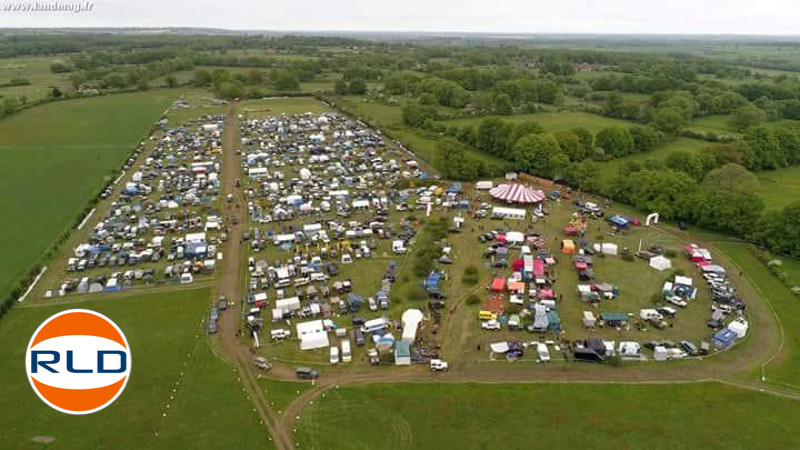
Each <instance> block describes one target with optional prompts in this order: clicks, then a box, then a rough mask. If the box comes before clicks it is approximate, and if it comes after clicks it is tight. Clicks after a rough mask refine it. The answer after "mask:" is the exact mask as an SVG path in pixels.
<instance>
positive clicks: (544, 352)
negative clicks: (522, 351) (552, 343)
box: [536, 342, 550, 362]
mask: <svg viewBox="0 0 800 450" xmlns="http://www.w3.org/2000/svg"><path fill="white" fill-rule="evenodd" d="M536 353H537V354H538V355H539V361H540V362H550V350H548V349H547V344H545V343H544V342H539V343H538V344H536Z"/></svg>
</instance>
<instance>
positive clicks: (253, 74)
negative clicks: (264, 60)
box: [247, 69, 264, 86]
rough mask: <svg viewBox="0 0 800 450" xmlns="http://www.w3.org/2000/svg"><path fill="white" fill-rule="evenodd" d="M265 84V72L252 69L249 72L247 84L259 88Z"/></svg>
mask: <svg viewBox="0 0 800 450" xmlns="http://www.w3.org/2000/svg"><path fill="white" fill-rule="evenodd" d="M263 82H264V72H263V71H261V70H258V69H250V70H249V71H248V72H247V84H250V85H251V86H258V85H260V84H261V83H263Z"/></svg>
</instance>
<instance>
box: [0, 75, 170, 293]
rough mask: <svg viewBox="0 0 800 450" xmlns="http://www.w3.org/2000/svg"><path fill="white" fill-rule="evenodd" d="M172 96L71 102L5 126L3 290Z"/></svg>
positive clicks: (0, 136) (111, 172)
mask: <svg viewBox="0 0 800 450" xmlns="http://www.w3.org/2000/svg"><path fill="white" fill-rule="evenodd" d="M173 95H176V93H175V92H172V91H150V92H142V93H135V94H120V95H109V96H103V97H94V98H85V99H76V100H64V101H60V102H55V103H49V104H46V105H43V106H38V107H35V108H31V109H28V110H25V111H23V112H21V113H19V114H17V115H14V116H12V117H9V118H7V119H5V120H2V121H0V192H2V193H3V194H2V195H0V210H2V211H3V212H4V214H5V217H7V218H8V220H5V221H4V222H3V225H2V226H0V251H2V254H3V258H2V261H0V293H5V292H6V291H7V290H8V289H9V287H10V286H11V285H12V283H14V282H15V281H16V280H17V278H18V277H20V276H21V275H22V274H23V273H25V271H27V270H28V268H29V267H30V266H31V265H33V264H34V263H35V262H36V261H37V260H38V259H39V258H40V257H41V256H42V254H43V253H44V252H45V251H46V250H48V248H49V247H50V246H51V245H52V244H53V243H54V241H55V240H56V239H57V238H58V237H59V236H60V235H61V234H62V233H64V232H65V231H66V230H67V228H68V227H69V226H70V225H72V224H73V223H74V221H75V220H76V219H77V218H78V214H79V213H80V211H81V210H83V208H84V207H85V206H86V205H87V204H88V202H89V200H90V199H91V198H92V197H93V196H95V195H97V194H98V193H99V191H100V189H101V187H102V186H103V185H104V184H105V183H106V182H107V181H108V180H113V179H114V178H116V176H117V174H118V171H117V170H118V169H119V168H121V166H122V163H123V162H124V161H125V159H126V158H127V156H128V154H129V153H130V152H131V151H132V150H133V149H134V147H135V146H136V145H137V143H138V142H139V141H140V140H141V139H144V138H145V137H146V136H147V132H148V130H149V128H150V127H151V126H152V125H154V124H155V122H156V121H157V120H158V118H159V117H160V115H161V114H162V113H163V112H164V111H165V110H166V108H167V107H168V106H169V105H170V103H171V102H172V100H173Z"/></svg>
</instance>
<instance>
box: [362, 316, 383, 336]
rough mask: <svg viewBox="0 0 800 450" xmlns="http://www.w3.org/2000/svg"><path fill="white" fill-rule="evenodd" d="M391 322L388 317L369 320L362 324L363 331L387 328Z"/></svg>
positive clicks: (368, 331)
mask: <svg viewBox="0 0 800 450" xmlns="http://www.w3.org/2000/svg"><path fill="white" fill-rule="evenodd" d="M388 324H389V319H387V318H386V317H379V318H377V319H373V320H368V321H366V322H364V325H362V326H361V331H362V332H364V333H372V332H375V331H378V330H380V329H382V328H386V326H387V325H388Z"/></svg>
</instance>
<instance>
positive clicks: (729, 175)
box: [703, 163, 760, 193]
mask: <svg viewBox="0 0 800 450" xmlns="http://www.w3.org/2000/svg"><path fill="white" fill-rule="evenodd" d="M759 186H760V183H759V181H758V177H757V176H756V175H755V174H753V173H752V172H750V171H748V170H747V169H745V168H744V167H743V166H741V165H739V164H734V163H728V164H725V165H724V166H722V167H718V168H716V169H714V170H712V171H711V172H709V173H708V175H706V177H705V178H704V179H703V187H704V188H706V189H708V190H709V191H720V192H741V193H753V192H757V191H758V188H759Z"/></svg>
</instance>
